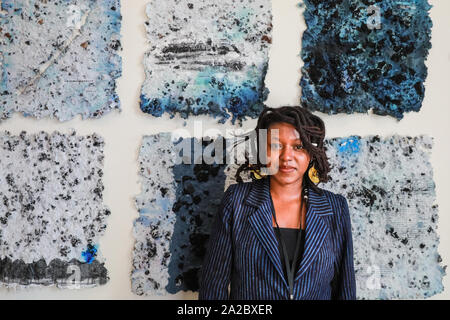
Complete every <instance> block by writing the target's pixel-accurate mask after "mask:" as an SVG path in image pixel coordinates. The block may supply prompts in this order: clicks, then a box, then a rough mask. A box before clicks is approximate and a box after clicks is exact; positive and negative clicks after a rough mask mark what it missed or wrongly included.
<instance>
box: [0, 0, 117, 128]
mask: <svg viewBox="0 0 450 320" xmlns="http://www.w3.org/2000/svg"><path fill="white" fill-rule="evenodd" d="M0 2H1V12H0V71H1V79H0V91H1V94H0V121H1V120H5V119H7V118H9V117H11V115H12V114H13V113H14V112H19V113H22V114H23V115H24V116H31V117H35V118H37V119H40V118H56V119H58V120H60V121H67V120H70V119H72V118H74V117H75V116H77V115H81V117H82V119H87V118H100V117H102V116H103V115H105V114H107V113H109V112H110V111H112V110H115V109H117V110H119V111H120V110H121V108H120V101H119V97H118V95H117V93H116V79H117V78H118V77H120V76H121V73H122V60H121V57H120V56H119V54H118V52H119V51H120V50H121V43H120V28H121V19H122V17H121V14H120V1H119V0H104V1H95V0H55V1H38V0H28V1H25V0H14V1H13V0H2V1H0Z"/></svg>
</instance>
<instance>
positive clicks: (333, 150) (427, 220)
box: [132, 133, 446, 299]
mask: <svg viewBox="0 0 450 320" xmlns="http://www.w3.org/2000/svg"><path fill="white" fill-rule="evenodd" d="M182 141H191V143H194V145H195V144H197V145H198V146H199V149H200V150H204V151H203V153H202V154H203V155H205V154H206V155H208V154H210V152H211V150H212V148H211V147H210V146H212V144H211V143H210V142H205V141H203V143H199V142H198V140H197V139H192V138H190V139H186V138H185V139H183V140H182ZM213 141H218V139H217V138H216V139H215V140H213ZM178 143H180V142H173V141H171V140H170V134H169V133H162V134H158V135H154V136H147V137H145V138H144V140H143V144H142V147H141V152H140V157H139V160H140V168H141V171H140V174H141V183H142V193H141V194H140V195H139V196H138V197H137V198H136V206H137V208H138V210H139V214H140V216H139V218H138V219H137V220H136V221H135V226H134V231H135V237H136V244H135V251H134V257H133V267H134V270H133V273H132V285H133V292H135V293H136V294H139V295H144V294H164V293H176V292H178V291H180V290H191V291H197V290H198V276H199V270H200V268H201V264H202V261H203V257H204V253H205V249H206V247H207V246H208V244H207V243H208V239H209V233H210V227H211V223H212V218H213V216H214V214H215V213H216V212H217V210H218V206H219V201H220V200H221V198H222V197H223V193H224V190H225V189H226V188H227V187H228V186H229V185H230V184H231V183H236V180H235V173H236V169H237V165H226V164H221V163H218V162H217V159H220V156H221V155H220V153H216V156H218V158H216V162H214V163H213V162H211V161H209V160H211V159H209V160H208V162H206V161H205V159H203V160H202V159H198V158H197V157H193V158H191V159H197V162H196V163H194V164H179V163H178V162H180V159H181V157H180V156H181V154H180V148H178V146H179V145H178ZM432 144H433V142H432V138H430V137H428V136H418V137H407V136H398V135H394V136H390V137H387V138H383V139H382V138H380V137H379V136H368V137H358V136H351V137H346V138H334V139H327V140H326V141H325V147H326V152H327V156H328V158H329V161H330V165H331V167H332V170H331V172H330V176H331V180H330V181H329V182H327V183H326V184H321V185H320V187H322V188H324V189H327V190H330V191H333V192H335V193H338V194H342V195H344V196H345V197H346V198H347V200H348V204H349V209H350V215H351V220H352V229H353V233H352V234H353V246H354V263H355V272H356V282H357V298H358V299H417V298H427V297H430V296H432V295H435V294H437V293H440V292H441V291H442V290H443V285H442V278H443V276H444V274H445V269H446V266H442V265H441V261H442V260H441V257H440V255H439V253H438V250H437V247H438V245H439V236H438V235H437V222H438V206H437V204H435V184H434V181H433V173H432V167H431V164H430V162H429V155H430V152H431V150H432ZM216 145H218V146H221V145H222V146H224V147H225V146H227V145H228V143H226V142H225V143H223V144H216ZM193 150H195V147H194V146H193V145H192V147H191V152H192V151H193ZM205 150H207V152H206V151H205ZM217 150H220V147H219V149H217ZM182 155H183V157H184V156H185V154H184V153H183V154H182ZM242 178H243V179H244V181H248V180H250V179H251V178H250V176H249V175H248V174H246V173H244V174H242Z"/></svg>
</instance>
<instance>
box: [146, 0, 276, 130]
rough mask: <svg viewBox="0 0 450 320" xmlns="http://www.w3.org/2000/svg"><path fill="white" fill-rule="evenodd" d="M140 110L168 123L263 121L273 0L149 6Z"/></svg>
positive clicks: (162, 0)
mask: <svg viewBox="0 0 450 320" xmlns="http://www.w3.org/2000/svg"><path fill="white" fill-rule="evenodd" d="M146 13H147V16H148V21H147V22H146V23H145V26H146V30H147V37H148V44H149V49H148V51H147V52H146V54H145V57H144V62H143V64H144V69H145V81H144V83H143V85H142V92H141V100H140V107H141V110H142V111H143V112H145V113H149V114H151V115H153V116H156V117H160V116H162V114H164V113H168V114H169V115H170V118H173V117H174V116H175V115H176V114H179V115H180V116H181V117H182V118H187V117H189V116H190V115H200V114H209V115H210V116H211V117H213V118H218V122H219V123H225V122H226V121H227V119H229V118H230V117H231V122H232V123H233V124H234V123H235V121H236V120H238V122H239V123H241V122H242V120H244V119H246V117H250V118H253V119H254V118H257V117H258V115H259V113H260V112H261V110H262V109H263V107H264V105H263V102H264V101H265V100H266V98H267V95H268V89H267V88H266V87H265V85H264V79H265V76H266V72H267V66H268V55H269V48H270V44H271V42H272V38H271V37H272V36H271V32H272V12H271V1H270V0H248V1H236V0H222V1H215V0H192V1H179V0H151V1H150V2H149V3H148V5H147V7H146Z"/></svg>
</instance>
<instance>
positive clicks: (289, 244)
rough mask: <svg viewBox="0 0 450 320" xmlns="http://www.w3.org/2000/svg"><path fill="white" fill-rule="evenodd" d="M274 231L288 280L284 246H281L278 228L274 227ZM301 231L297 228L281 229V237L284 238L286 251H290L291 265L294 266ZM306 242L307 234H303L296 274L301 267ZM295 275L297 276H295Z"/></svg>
mask: <svg viewBox="0 0 450 320" xmlns="http://www.w3.org/2000/svg"><path fill="white" fill-rule="evenodd" d="M273 231H274V232H275V236H276V238H277V239H278V249H279V251H280V258H281V264H282V267H283V273H284V276H285V278H286V279H287V274H286V265H285V262H284V253H283V246H282V244H281V241H280V238H279V236H278V231H277V227H273ZM299 231H300V229H297V228H280V232H281V236H282V237H283V240H284V243H285V244H286V249H287V251H288V258H289V263H290V264H291V265H292V260H293V259H294V254H295V245H296V243H297V236H298V234H299ZM304 242H305V232H304V231H303V232H302V239H301V242H300V252H299V253H298V254H297V262H296V265H295V273H297V270H298V267H299V265H300V261H301V259H302V253H303V248H304ZM294 275H295V274H294Z"/></svg>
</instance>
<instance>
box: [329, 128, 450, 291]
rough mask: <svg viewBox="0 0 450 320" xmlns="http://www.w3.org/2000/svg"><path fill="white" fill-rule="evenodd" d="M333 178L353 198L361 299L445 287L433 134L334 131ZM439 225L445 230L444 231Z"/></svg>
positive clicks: (336, 187) (333, 188)
mask: <svg viewBox="0 0 450 320" xmlns="http://www.w3.org/2000/svg"><path fill="white" fill-rule="evenodd" d="M326 147H327V149H328V150H327V155H328V157H329V158H330V163H332V164H333V169H332V171H331V172H330V175H331V176H332V178H333V179H332V180H331V181H329V182H327V183H326V184H324V185H323V186H322V187H323V188H325V189H328V190H331V191H334V192H337V193H340V194H342V195H343V196H345V197H346V198H347V200H348V204H349V210H350V214H351V219H352V229H353V239H354V258H355V259H354V262H355V271H356V284H357V297H358V298H359V299H424V298H428V297H431V296H433V295H435V294H437V293H440V292H442V291H443V289H444V288H443V284H442V278H443V276H444V275H445V269H446V266H442V265H441V261H442V259H441V256H440V255H439V253H438V245H439V236H438V234H437V223H438V205H437V204H436V203H435V200H436V192H435V183H434V181H433V168H432V166H431V164H430V154H431V151H432V148H433V138H431V137H429V136H425V135H422V136H416V137H410V136H399V135H394V136H390V137H387V138H380V137H379V136H369V137H364V138H362V137H358V136H351V137H346V138H336V139H329V140H327V142H326ZM441 232H442V231H441Z"/></svg>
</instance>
